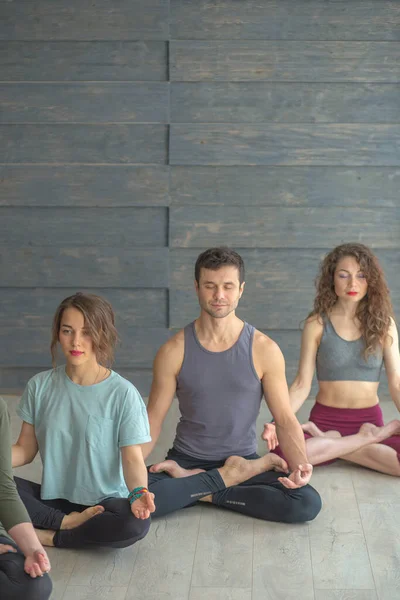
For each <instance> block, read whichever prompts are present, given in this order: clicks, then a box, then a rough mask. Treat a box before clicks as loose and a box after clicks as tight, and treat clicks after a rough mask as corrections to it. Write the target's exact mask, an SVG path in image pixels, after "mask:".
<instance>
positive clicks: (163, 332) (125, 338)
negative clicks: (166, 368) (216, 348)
mask: <svg viewBox="0 0 400 600" xmlns="http://www.w3.org/2000/svg"><path fill="white" fill-rule="evenodd" d="M119 334H120V339H121V341H120V344H119V345H118V348H117V351H116V363H118V365H119V366H121V367H122V366H124V367H129V368H135V367H148V366H149V365H151V364H152V362H153V359H154V356H155V354H156V352H157V350H158V348H159V347H160V346H161V345H162V344H164V343H165V342H166V341H167V339H168V338H169V336H170V331H169V330H168V329H154V328H152V327H143V328H139V327H124V328H123V329H122V330H120V331H119ZM0 336H1V339H2V344H1V346H0V365H1V366H2V367H7V366H10V367H13V366H15V365H18V366H20V367H30V366H32V365H45V364H47V363H48V362H49V359H48V357H49V345H50V339H51V329H50V327H48V326H47V327H34V326H31V327H21V328H18V327H4V326H3V327H0ZM58 355H59V359H58V361H59V363H60V364H62V363H63V362H64V361H65V357H64V356H63V354H62V352H61V350H60V351H59V352H58Z"/></svg>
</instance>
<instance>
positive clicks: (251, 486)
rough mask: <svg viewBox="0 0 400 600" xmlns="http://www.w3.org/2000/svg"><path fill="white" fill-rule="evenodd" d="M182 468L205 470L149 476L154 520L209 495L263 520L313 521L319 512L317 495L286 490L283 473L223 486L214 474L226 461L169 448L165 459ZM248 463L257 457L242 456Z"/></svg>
mask: <svg viewBox="0 0 400 600" xmlns="http://www.w3.org/2000/svg"><path fill="white" fill-rule="evenodd" d="M166 458H167V459H170V460H175V461H176V462H177V463H178V464H179V465H180V466H181V467H184V468H185V469H205V470H206V472H205V473H199V474H198V475H191V476H189V477H182V478H177V479H173V478H172V477H170V476H169V475H167V473H149V490H150V491H151V492H153V494H155V503H156V511H155V513H153V515H152V516H153V517H163V516H164V515H167V514H168V513H171V512H174V511H175V510H179V509H181V508H185V507H188V506H194V505H195V504H196V503H197V501H198V500H199V499H200V498H202V497H203V496H209V495H210V494H211V495H212V503H213V504H215V505H216V506H221V507H223V508H227V509H229V510H233V511H236V512H240V513H242V514H244V515H248V516H250V517H255V518H257V519H263V520H265V521H281V522H283V523H303V522H305V521H311V520H312V519H315V517H316V516H317V515H318V513H319V511H320V510H321V498H320V496H319V494H318V492H317V491H316V490H315V489H314V488H313V487H311V486H310V485H306V486H304V487H302V488H299V489H297V490H289V489H287V488H285V487H284V486H283V485H282V484H281V483H279V481H278V477H281V476H282V473H277V472H275V471H267V472H266V473H262V474H261V475H257V476H256V477H252V478H251V479H249V480H248V481H245V482H243V483H241V484H240V485H235V486H232V487H229V488H227V487H225V485H224V482H223V481H222V478H221V476H220V474H219V472H218V471H217V469H218V468H219V467H222V465H223V464H224V462H225V460H222V461H221V460H216V461H209V460H203V459H198V458H193V457H192V456H188V455H187V454H183V453H182V452H179V451H178V450H176V449H175V448H172V449H171V450H170V451H169V452H168V455H167V457H166ZM244 458H247V459H249V460H251V459H255V458H259V457H258V455H257V454H252V455H251V456H245V457H244Z"/></svg>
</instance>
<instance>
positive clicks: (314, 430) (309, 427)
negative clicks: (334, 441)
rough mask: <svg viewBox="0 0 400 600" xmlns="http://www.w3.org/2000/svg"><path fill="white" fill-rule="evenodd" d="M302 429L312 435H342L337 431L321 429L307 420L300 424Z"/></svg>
mask: <svg viewBox="0 0 400 600" xmlns="http://www.w3.org/2000/svg"><path fill="white" fill-rule="evenodd" d="M301 428H302V430H303V431H305V432H306V433H309V434H310V435H312V436H313V437H328V438H340V437H342V436H341V434H340V433H339V431H321V429H320V428H319V427H317V425H316V424H315V423H313V422H312V421H307V423H303V425H302V426H301Z"/></svg>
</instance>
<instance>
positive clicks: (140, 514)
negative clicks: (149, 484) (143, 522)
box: [131, 492, 156, 519]
mask: <svg viewBox="0 0 400 600" xmlns="http://www.w3.org/2000/svg"><path fill="white" fill-rule="evenodd" d="M155 510H156V505H155V504H154V494H152V493H151V492H146V493H144V494H143V496H141V497H140V498H138V499H137V500H135V501H134V502H132V504H131V511H132V514H133V515H135V517H136V518H137V519H148V518H149V517H150V514H151V513H153V512H154V511H155Z"/></svg>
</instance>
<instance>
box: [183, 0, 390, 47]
mask: <svg viewBox="0 0 400 600" xmlns="http://www.w3.org/2000/svg"><path fill="white" fill-rule="evenodd" d="M171 37H172V38H173V39H193V40H194V39H231V40H240V39H247V40H250V39H263V40H265V39H275V40H276V39H282V40H283V39H286V40H291V39H292V40H293V39H294V40H400V7H399V3H398V2H389V1H387V0H378V1H377V0H357V1H356V2H351V1H347V2H346V1H344V2H340V1H339V2H335V1H333V2H332V1H328V2H326V1H325V2H321V0H307V2H304V1H299V0H296V1H293V0H279V2H276V0H263V1H262V2H260V1H259V0H241V1H237V0H219V1H218V2H210V1H209V0H171Z"/></svg>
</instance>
